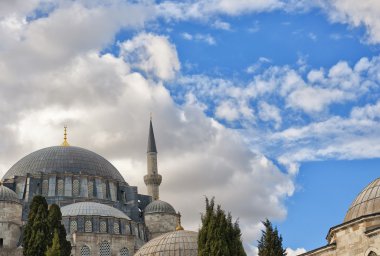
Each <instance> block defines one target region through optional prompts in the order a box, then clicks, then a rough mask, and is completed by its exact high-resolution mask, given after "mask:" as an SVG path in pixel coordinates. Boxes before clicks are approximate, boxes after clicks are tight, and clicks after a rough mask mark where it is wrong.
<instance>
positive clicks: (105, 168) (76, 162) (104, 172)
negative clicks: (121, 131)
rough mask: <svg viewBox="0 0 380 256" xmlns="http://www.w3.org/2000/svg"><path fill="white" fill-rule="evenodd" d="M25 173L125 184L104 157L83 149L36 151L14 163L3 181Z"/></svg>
mask: <svg viewBox="0 0 380 256" xmlns="http://www.w3.org/2000/svg"><path fill="white" fill-rule="evenodd" d="M27 173H30V174H39V173H45V174H49V173H62V174H63V173H71V174H83V175H91V176H100V177H104V178H108V179H114V180H118V181H121V182H125V181H124V178H123V177H122V176H121V174H120V173H119V171H118V170H117V169H116V168H115V167H114V166H113V165H112V164H111V163H110V162H108V161H107V160H106V159H105V158H104V157H102V156H100V155H98V154H96V153H94V152H92V151H90V150H87V149H84V148H80V147H73V146H54V147H48V148H43V149H40V150H37V151H35V152H33V153H31V154H29V155H27V156H25V157H23V158H22V159H21V160H19V161H18V162H17V163H15V164H14V165H13V166H12V167H11V168H10V169H9V170H8V172H7V173H6V174H5V175H4V177H3V180H4V179H10V178H13V177H14V176H26V174H27Z"/></svg>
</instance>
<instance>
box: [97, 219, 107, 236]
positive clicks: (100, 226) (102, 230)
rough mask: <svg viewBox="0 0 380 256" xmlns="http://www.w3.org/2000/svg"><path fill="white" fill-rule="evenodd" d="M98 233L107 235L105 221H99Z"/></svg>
mask: <svg viewBox="0 0 380 256" xmlns="http://www.w3.org/2000/svg"><path fill="white" fill-rule="evenodd" d="M99 231H100V233H107V220H104V219H103V220H100V224H99Z"/></svg>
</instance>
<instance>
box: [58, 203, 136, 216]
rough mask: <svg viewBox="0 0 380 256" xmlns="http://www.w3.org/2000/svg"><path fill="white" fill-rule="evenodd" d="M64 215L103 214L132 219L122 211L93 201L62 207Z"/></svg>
mask: <svg viewBox="0 0 380 256" xmlns="http://www.w3.org/2000/svg"><path fill="white" fill-rule="evenodd" d="M61 212H62V216H63V217H68V216H102V217H114V218H119V219H127V220H131V219H130V218H129V217H128V216H127V215H126V214H124V213H123V212H122V211H120V210H118V209H116V208H114V207H111V206H108V205H105V204H99V203H93V202H80V203H75V204H69V205H66V206H63V207H62V208H61Z"/></svg>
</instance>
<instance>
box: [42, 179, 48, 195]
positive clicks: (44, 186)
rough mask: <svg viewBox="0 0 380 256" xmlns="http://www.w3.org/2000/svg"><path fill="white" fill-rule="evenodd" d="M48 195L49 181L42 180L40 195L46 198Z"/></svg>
mask: <svg viewBox="0 0 380 256" xmlns="http://www.w3.org/2000/svg"><path fill="white" fill-rule="evenodd" d="M48 193H49V181H48V180H43V181H42V195H43V196H47V195H48Z"/></svg>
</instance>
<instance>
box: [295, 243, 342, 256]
mask: <svg viewBox="0 0 380 256" xmlns="http://www.w3.org/2000/svg"><path fill="white" fill-rule="evenodd" d="M335 247H336V243H332V244H328V245H325V246H322V247H319V248H317V249H314V250H311V251H308V252H305V253H302V254H298V255H297V256H305V255H310V254H313V253H316V252H321V251H327V250H329V249H335Z"/></svg>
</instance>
